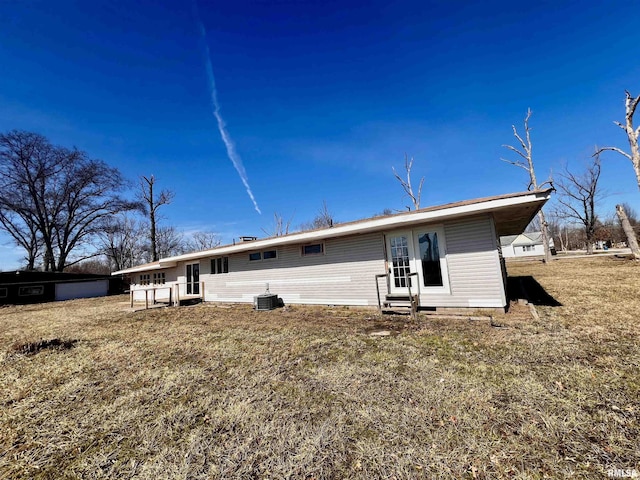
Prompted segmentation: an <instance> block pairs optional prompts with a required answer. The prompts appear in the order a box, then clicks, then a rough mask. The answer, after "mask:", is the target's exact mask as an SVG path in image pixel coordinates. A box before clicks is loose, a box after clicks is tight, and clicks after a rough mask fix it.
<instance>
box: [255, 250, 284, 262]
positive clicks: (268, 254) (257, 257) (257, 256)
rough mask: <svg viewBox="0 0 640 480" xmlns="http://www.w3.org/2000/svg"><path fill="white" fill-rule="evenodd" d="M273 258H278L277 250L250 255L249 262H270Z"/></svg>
mask: <svg viewBox="0 0 640 480" xmlns="http://www.w3.org/2000/svg"><path fill="white" fill-rule="evenodd" d="M272 258H278V252H277V251H276V250H265V251H264V252H253V253H250V254H249V261H251V262H255V261H257V260H270V259H272Z"/></svg>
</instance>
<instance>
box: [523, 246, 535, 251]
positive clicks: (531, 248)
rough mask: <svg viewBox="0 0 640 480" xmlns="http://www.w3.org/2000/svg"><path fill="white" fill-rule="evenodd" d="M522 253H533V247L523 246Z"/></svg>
mask: <svg viewBox="0 0 640 480" xmlns="http://www.w3.org/2000/svg"><path fill="white" fill-rule="evenodd" d="M522 251H523V252H533V245H523V246H522Z"/></svg>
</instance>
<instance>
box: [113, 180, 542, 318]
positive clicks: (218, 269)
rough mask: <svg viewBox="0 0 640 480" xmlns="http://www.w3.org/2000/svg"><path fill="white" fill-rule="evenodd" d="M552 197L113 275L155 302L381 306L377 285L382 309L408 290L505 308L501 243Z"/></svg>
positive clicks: (403, 216) (224, 251) (497, 201)
mask: <svg viewBox="0 0 640 480" xmlns="http://www.w3.org/2000/svg"><path fill="white" fill-rule="evenodd" d="M550 194H551V190H542V191H532V192H531V191H530V192H522V193H513V194H508V195H501V196H496V197H489V198H481V199H476V200H469V201H464V202H458V203H451V204H447V205H442V206H437V207H429V208H423V209H420V210H416V211H412V212H405V213H398V214H395V215H389V216H384V217H374V218H369V219H366V220H359V221H355V222H350V223H343V224H336V225H334V226H333V227H329V228H323V229H319V230H312V231H307V232H298V233H292V234H288V235H283V236H279V237H272V238H266V239H261V240H251V241H243V242H239V243H236V244H233V245H225V246H220V247H216V248H213V249H210V250H205V251H202V252H195V253H189V254H185V255H178V256H174V257H168V258H163V259H160V260H159V261H157V262H154V263H150V264H146V265H140V266H137V267H133V268H128V269H125V270H121V271H119V272H114V273H113V275H123V274H127V275H130V276H131V278H132V280H133V283H132V285H131V288H132V292H133V293H132V294H133V296H134V298H135V299H138V300H144V299H145V295H149V291H153V294H154V297H155V299H166V298H168V297H169V295H170V294H171V295H172V297H173V299H174V301H175V298H176V296H179V297H180V298H181V299H184V298H192V297H201V298H202V299H203V300H204V301H210V302H253V301H254V297H255V296H257V295H260V294H262V293H264V292H265V290H266V289H267V288H268V289H269V290H270V292H271V293H273V294H277V295H279V297H280V298H282V300H283V301H284V302H285V303H290V304H296V303H297V304H325V305H327V304H328V305H370V306H377V305H378V294H377V289H376V283H377V284H378V286H379V289H380V294H381V296H382V299H383V301H384V299H385V298H386V297H387V296H392V297H393V296H402V295H407V292H408V287H409V286H410V287H411V289H412V294H417V295H418V296H419V302H420V305H421V306H423V307H496V308H504V307H505V306H506V305H507V298H506V294H505V291H506V286H505V281H506V280H505V279H506V272H505V271H504V266H503V262H502V259H501V256H500V249H499V248H498V238H499V237H500V236H504V235H518V234H520V233H522V231H523V230H524V229H525V227H526V226H527V225H528V224H529V222H530V221H531V219H532V218H533V217H534V216H535V215H536V213H537V212H538V211H539V210H540V208H542V206H543V205H544V203H545V202H546V201H547V200H548V199H549V197H550ZM380 275H382V276H383V277H381V278H379V277H377V276H380ZM145 290H146V293H145ZM170 292H171V293H170Z"/></svg>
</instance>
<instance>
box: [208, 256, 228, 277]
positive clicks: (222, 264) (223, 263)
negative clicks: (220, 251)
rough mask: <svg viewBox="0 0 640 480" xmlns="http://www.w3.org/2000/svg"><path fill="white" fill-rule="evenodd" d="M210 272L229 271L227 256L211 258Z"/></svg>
mask: <svg viewBox="0 0 640 480" xmlns="http://www.w3.org/2000/svg"><path fill="white" fill-rule="evenodd" d="M211 273H212V274H214V275H216V274H219V273H229V257H220V258H212V259H211Z"/></svg>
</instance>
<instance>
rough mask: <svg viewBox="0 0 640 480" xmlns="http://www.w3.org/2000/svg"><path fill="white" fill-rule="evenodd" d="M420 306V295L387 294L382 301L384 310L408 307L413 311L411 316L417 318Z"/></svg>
mask: <svg viewBox="0 0 640 480" xmlns="http://www.w3.org/2000/svg"><path fill="white" fill-rule="evenodd" d="M419 306H420V299H419V298H418V295H411V296H409V295H386V296H385V298H384V302H383V303H382V311H383V312H390V311H394V310H397V309H404V308H406V309H409V310H410V311H411V316H412V317H414V318H415V317H416V315H417V313H418V307H419Z"/></svg>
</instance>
